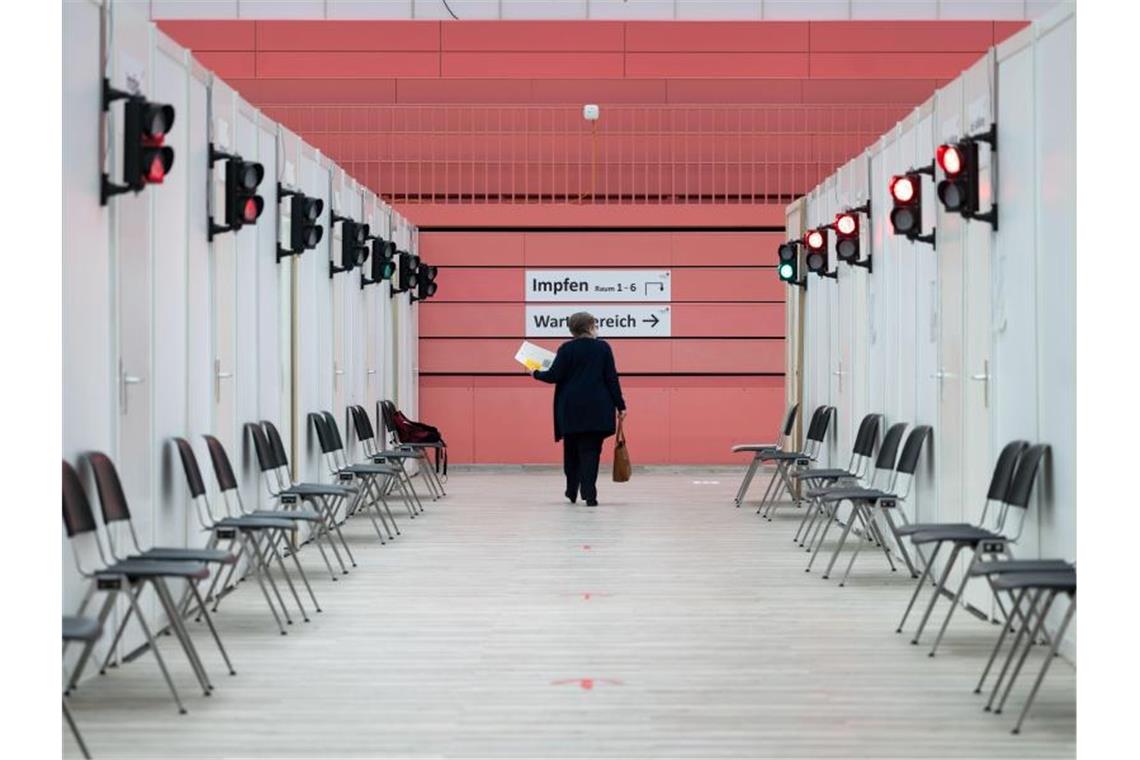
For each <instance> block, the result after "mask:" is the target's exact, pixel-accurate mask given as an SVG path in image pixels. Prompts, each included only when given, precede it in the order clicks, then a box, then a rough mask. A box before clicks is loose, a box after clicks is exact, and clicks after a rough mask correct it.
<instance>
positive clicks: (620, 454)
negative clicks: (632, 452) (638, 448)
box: [614, 420, 632, 483]
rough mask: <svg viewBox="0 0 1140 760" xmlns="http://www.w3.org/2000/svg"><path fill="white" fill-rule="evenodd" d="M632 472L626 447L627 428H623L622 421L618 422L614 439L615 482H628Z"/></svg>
mask: <svg viewBox="0 0 1140 760" xmlns="http://www.w3.org/2000/svg"><path fill="white" fill-rule="evenodd" d="M631 470H632V467H631V465H630V463H629V448H628V447H627V446H626V445H625V428H623V427H622V424H621V420H618V425H617V436H616V437H615V438H614V482H615V483H625V482H626V481H628V480H629V476H630V471H631Z"/></svg>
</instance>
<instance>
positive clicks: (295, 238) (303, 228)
mask: <svg viewBox="0 0 1140 760" xmlns="http://www.w3.org/2000/svg"><path fill="white" fill-rule="evenodd" d="M277 197H278V199H279V200H278V202H280V199H281V198H288V203H289V239H288V240H287V241H285V243H286V244H285V245H284V246H282V245H281V244H280V243H279V244H278V245H277V260H278V261H280V260H281V259H283V258H285V257H286V256H295V255H298V254H302V253H304V252H305V251H308V250H311V249H313V248H316V247H317V244H318V243H320V242H321V238H323V237H324V234H325V228H324V227H322V226H321V225H320V224H318V223H317V221H318V220H319V219H320V218H321V214H322V213H324V210H325V202H324V201H323V200H321V199H320V198H310V197H309V196H307V195H305V194H304V193H302V192H301V191H300V190H289V189H287V188H286V187H285V186H283V185H281V184H278V185H277Z"/></svg>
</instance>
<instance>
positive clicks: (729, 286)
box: [409, 207, 784, 464]
mask: <svg viewBox="0 0 1140 760" xmlns="http://www.w3.org/2000/svg"><path fill="white" fill-rule="evenodd" d="M409 209H410V210H412V212H413V220H415V219H414V217H415V214H414V207H409ZM467 209H468V218H469V219H470V220H474V221H482V223H483V224H486V220H485V218H484V217H482V216H481V215H480V214H479V212H478V209H477V208H475V207H467ZM572 213H576V214H581V213H582V212H581V211H580V210H575V211H573V212H572ZM639 216H640V213H639V211H638V207H630V208H627V209H626V220H625V223H626V224H627V225H636V224H637V222H638V221H639V219H638V217H639ZM711 216H712V218H715V215H711ZM757 216H759V215H757ZM650 217H652V218H653V219H654V220H655V221H659V220H660V217H659V215H657V214H647V215H646V217H645V218H646V219H648V218H650ZM549 219H550V216H549V214H548V215H547V220H549ZM456 221H457V220H455V219H454V218H453V219H452V223H453V224H455V222H456ZM578 221H579V224H581V221H582V220H581V219H579V220H578ZM456 226H458V225H456ZM782 239H783V234H782V233H781V232H777V231H751V232H739V231H731V232H729V231H721V230H717V229H711V228H710V229H706V230H700V231H691V230H687V229H686V230H684V231H679V230H670V229H667V228H659V229H656V230H653V231H645V230H643V229H636V230H622V229H614V228H608V229H605V230H590V231H586V230H583V231H574V232H564V231H547V230H542V229H515V230H510V231H499V230H495V231H490V230H480V229H477V228H469V229H464V230H459V229H452V230H449V231H439V230H438V229H437V231H432V230H431V228H426V229H424V228H421V232H420V248H421V252H422V254H423V256H424V258H425V259H427V260H428V261H430V262H432V263H433V264H436V265H437V266H439V267H440V274H439V280H438V281H439V285H440V289H439V295H438V296H437V297H436V298H434V299H432V300H431V301H428V302H426V303H424V304H422V305H421V306H420V408H421V416H422V417H423V418H424V419H428V420H431V422H432V424H433V425H437V426H439V427H440V428H442V429H443V430H445V431H446V437H447V441H448V444H449V446H450V447H451V456H452V457H453V459H454V461H457V462H480V463H532V462H558V461H560V460H561V453H560V450H559V449H558V447H556V445H555V444H554V441H553V433H552V426H551V402H552V395H553V391H552V389H551V388H550V386H547V385H544V384H541V383H537V382H536V381H534V380H532V379H530V378H528V377H526V376H525V375H524V374H523V372H522V369H521V367H519V366H518V364H516V363H515V361H514V358H513V357H514V353H515V350H516V349H517V348H518V344H519V343H520V341H521V340H522V339H523V332H524V300H523V299H524V274H523V273H524V270H525V269H527V268H544V267H552V268H573V267H589V268H592V267H630V268H636V267H653V268H668V269H671V270H672V272H673V285H672V290H673V293H672V296H673V300H672V303H673V315H672V322H673V329H672V335H673V337H672V338H615V339H612V340H610V344H611V345H612V346H613V348H614V355H615V357H616V359H617V364H618V370H619V372H620V373H621V375H622V385H623V388H624V390H625V395H626V399H627V402H628V404H629V407H630V416H629V420H628V428H629V436H630V442H631V449H632V451H633V453H634V456H635V457H636V461H638V462H640V463H645V464H648V463H696V462H701V463H704V462H731V461H734V459H733V457H732V455H730V454H729V453H728V448H729V446H730V445H731V444H732V442H734V441H740V440H742V439H754V438H765V437H770V435H771V431H772V430H773V429H774V428H775V427H776V426H777V424H778V419H779V416H780V413H781V410H782V407H783V398H784V341H783V335H784V292H783V286H782V285H780V283H779V281H778V280H777V278H776V276H775V273H774V272H773V271H772V268H771V266H770V264H771V256H770V255H768V254H769V253H770V252H771V251H772V250H773V249H774V248H775V246H776V245H777V243H778V242H779V241H780V240H782ZM534 342H535V343H538V344H540V345H543V346H546V347H547V348H550V349H552V350H553V349H556V348H557V346H558V344H559V343H561V340H559V339H549V340H547V339H536V340H534ZM606 453H607V456H608V455H609V450H608V447H607V452H606Z"/></svg>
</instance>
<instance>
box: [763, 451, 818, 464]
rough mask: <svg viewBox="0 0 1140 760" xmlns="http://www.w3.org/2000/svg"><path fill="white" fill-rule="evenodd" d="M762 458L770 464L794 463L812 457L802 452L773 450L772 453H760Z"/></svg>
mask: <svg viewBox="0 0 1140 760" xmlns="http://www.w3.org/2000/svg"><path fill="white" fill-rule="evenodd" d="M760 458H761V459H762V460H764V461H769V462H792V461H795V460H797V459H809V458H810V457H808V455H807V454H804V453H803V452H802V451H778V450H776V449H772V450H771V451H762V452H760Z"/></svg>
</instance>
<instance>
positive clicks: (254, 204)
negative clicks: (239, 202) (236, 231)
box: [241, 195, 264, 224]
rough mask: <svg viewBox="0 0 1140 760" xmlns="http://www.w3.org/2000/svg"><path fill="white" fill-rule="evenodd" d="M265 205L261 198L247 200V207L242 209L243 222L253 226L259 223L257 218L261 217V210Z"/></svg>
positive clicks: (255, 197)
mask: <svg viewBox="0 0 1140 760" xmlns="http://www.w3.org/2000/svg"><path fill="white" fill-rule="evenodd" d="M263 204H264V201H262V199H261V197H260V196H256V195H255V196H253V197H252V198H246V199H245V205H244V206H242V209H241V217H242V221H243V222H245V223H246V224H253V223H254V222H256V221H257V217H259V216H261V209H262V206H263Z"/></svg>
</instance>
